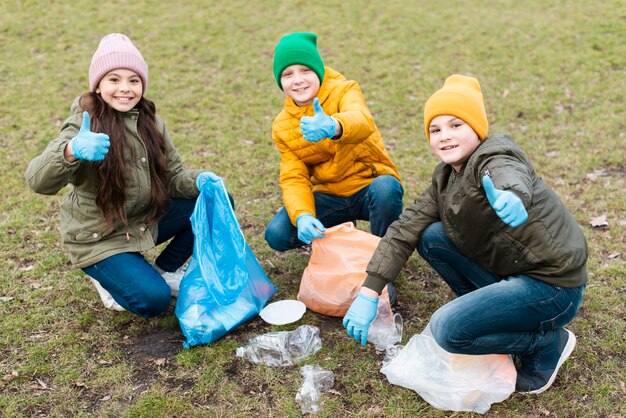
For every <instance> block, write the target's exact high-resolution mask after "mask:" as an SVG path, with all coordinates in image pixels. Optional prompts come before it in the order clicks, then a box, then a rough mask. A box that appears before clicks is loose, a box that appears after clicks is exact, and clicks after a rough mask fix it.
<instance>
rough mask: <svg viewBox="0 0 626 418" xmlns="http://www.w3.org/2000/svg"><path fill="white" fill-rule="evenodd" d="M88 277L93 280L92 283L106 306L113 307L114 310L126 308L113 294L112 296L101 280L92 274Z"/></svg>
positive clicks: (119, 310)
mask: <svg viewBox="0 0 626 418" xmlns="http://www.w3.org/2000/svg"><path fill="white" fill-rule="evenodd" d="M87 277H89V279H90V280H91V283H93V285H94V287H95V288H96V290H97V291H98V294H99V295H100V299H101V300H102V303H103V304H104V307H105V308H107V309H111V310H113V311H118V312H122V311H125V310H126V309H124V308H122V307H121V306H120V305H119V303H117V302H116V301H115V299H113V296H111V294H110V293H109V291H108V290H106V289H105V288H104V287H102V285H101V284H100V282H99V281H97V280H96V279H94V278H93V277H91V276H87Z"/></svg>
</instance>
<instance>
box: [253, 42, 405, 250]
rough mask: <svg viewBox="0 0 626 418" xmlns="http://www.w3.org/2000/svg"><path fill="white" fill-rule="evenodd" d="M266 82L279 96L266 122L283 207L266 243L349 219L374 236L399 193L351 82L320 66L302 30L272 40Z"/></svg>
mask: <svg viewBox="0 0 626 418" xmlns="http://www.w3.org/2000/svg"><path fill="white" fill-rule="evenodd" d="M274 77H275V78H276V83H277V84H278V87H279V88H280V89H281V90H283V91H284V92H285V96H286V97H285V104H284V108H283V110H282V111H281V112H280V114H279V115H278V116H277V117H276V119H275V120H274V123H273V124H272V137H273V139H274V142H275V144H276V147H277V148H278V151H279V152H280V158H281V162H280V187H281V189H282V193H283V201H284V204H285V207H284V208H282V209H281V210H280V211H279V212H278V214H277V215H276V216H274V218H273V219H272V220H271V221H270V223H269V225H268V226H267V229H266V230H265V239H266V241H267V243H268V244H269V246H270V247H272V248H273V249H275V250H278V251H286V250H290V249H293V248H296V247H300V246H302V245H305V244H310V243H311V242H312V241H313V240H314V239H316V238H321V237H323V236H324V231H325V228H327V227H331V226H334V225H338V224H341V223H344V222H349V221H353V220H356V219H362V220H366V221H369V222H370V229H371V232H372V233H373V234H374V235H377V236H379V237H382V236H383V235H384V234H385V232H386V231H387V227H388V226H389V225H390V224H391V223H392V222H393V221H395V220H396V219H398V217H399V216H400V213H401V212H402V196H403V193H404V191H403V188H402V185H401V182H400V176H399V175H398V171H397V169H396V167H395V165H394V164H393V162H392V161H391V159H390V158H389V155H388V153H387V151H386V150H385V147H384V145H383V142H382V137H381V135H380V132H379V131H378V128H377V127H376V124H375V123H374V118H373V117H372V114H371V112H370V110H369V108H368V107H367V105H366V104H365V98H364V97H363V93H362V92H361V88H360V87H359V84H358V83H357V82H356V81H352V80H347V79H346V78H345V77H344V76H343V75H342V74H340V73H338V72H337V71H335V70H333V69H332V68H330V67H325V66H324V63H323V61H322V58H321V57H320V54H319V52H318V50H317V35H316V34H314V33H310V32H295V33H292V34H289V35H286V36H284V37H283V38H282V39H281V40H280V42H279V43H278V44H277V45H276V49H275V51H274Z"/></svg>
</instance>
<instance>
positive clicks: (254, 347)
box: [235, 325, 322, 367]
mask: <svg viewBox="0 0 626 418" xmlns="http://www.w3.org/2000/svg"><path fill="white" fill-rule="evenodd" d="M320 348H322V339H321V338H320V330H319V328H317V327H314V326H311V325H301V326H299V327H298V328H297V329H295V330H294V331H279V332H270V333H267V334H263V335H259V336H257V337H254V338H251V339H250V340H249V341H248V342H247V344H246V345H244V346H243V347H238V348H237V350H236V352H235V353H236V355H237V357H241V358H245V359H246V360H248V361H250V362H251V363H254V364H264V365H266V366H273V367H286V366H292V365H294V364H296V363H298V362H299V361H300V360H302V359H303V358H305V357H308V356H310V355H312V354H315V353H316V352H317V351H319V349H320Z"/></svg>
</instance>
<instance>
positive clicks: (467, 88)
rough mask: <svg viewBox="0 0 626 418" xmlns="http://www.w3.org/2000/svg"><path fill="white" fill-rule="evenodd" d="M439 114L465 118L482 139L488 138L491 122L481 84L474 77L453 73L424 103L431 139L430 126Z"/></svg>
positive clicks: (427, 134)
mask: <svg viewBox="0 0 626 418" xmlns="http://www.w3.org/2000/svg"><path fill="white" fill-rule="evenodd" d="M439 115H451V116H456V117H457V118H461V119H463V120H464V121H465V122H466V123H467V124H468V125H469V126H471V127H472V129H473V130H474V132H476V134H477V135H478V138H480V140H481V141H482V140H484V139H485V138H487V134H488V133H489V122H488V121H487V114H486V113H485V104H484V103H483V94H482V93H481V91H480V84H479V83H478V80H477V79H475V78H474V77H468V76H464V75H460V74H454V75H451V76H450V77H448V78H447V79H446V82H445V83H443V87H442V88H441V89H439V90H437V91H436V92H435V94H433V95H432V96H430V98H429V99H428V100H427V101H426V104H425V105H424V131H425V132H426V138H428V139H429V140H430V131H429V130H428V126H429V125H430V122H431V121H432V120H433V119H434V118H435V117H436V116H439Z"/></svg>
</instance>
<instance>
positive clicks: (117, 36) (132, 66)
mask: <svg viewBox="0 0 626 418" xmlns="http://www.w3.org/2000/svg"><path fill="white" fill-rule="evenodd" d="M117 68H125V69H128V70H131V71H134V72H136V73H137V74H138V75H139V77H141V81H142V84H143V94H145V93H146V88H147V87H148V64H146V61H145V60H144V59H143V57H142V56H141V52H139V50H138V49H137V48H135V45H133V43H132V42H131V40H130V39H128V37H127V36H126V35H124V34H121V33H110V34H108V35H107V36H105V37H104V38H102V40H101V41H100V45H98V49H97V50H96V52H95V54H93V57H92V58H91V65H90V66H89V89H90V91H96V88H97V87H98V84H99V83H100V80H102V77H104V76H105V75H106V74H107V73H108V72H109V71H112V70H115V69H117Z"/></svg>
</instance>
